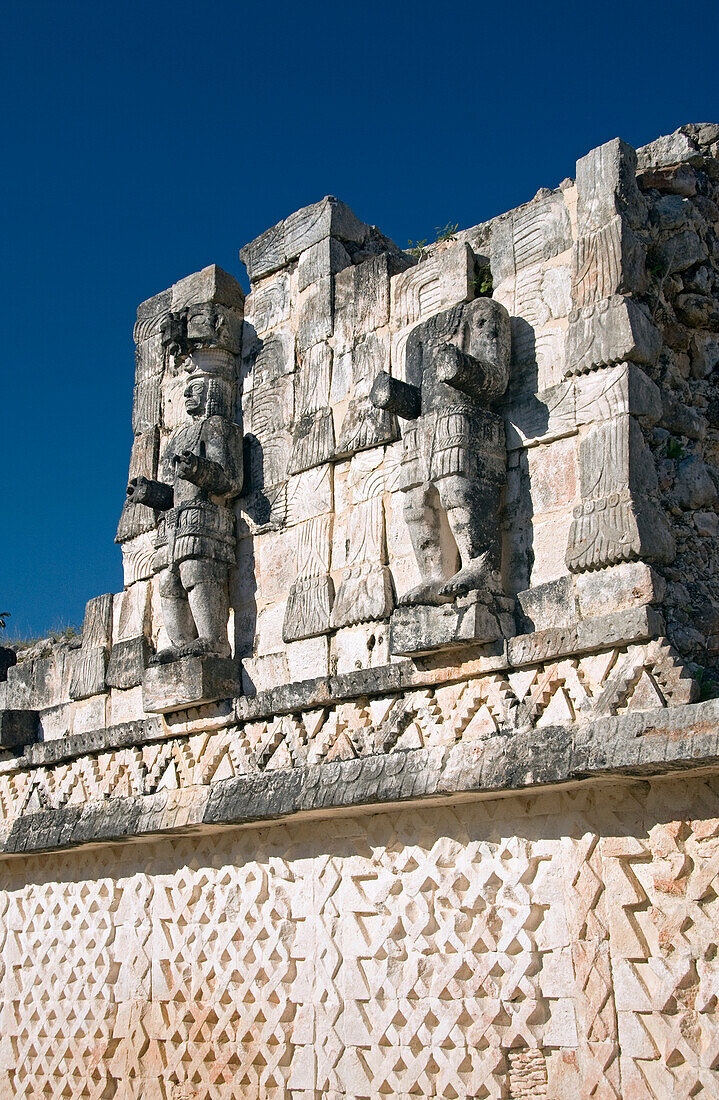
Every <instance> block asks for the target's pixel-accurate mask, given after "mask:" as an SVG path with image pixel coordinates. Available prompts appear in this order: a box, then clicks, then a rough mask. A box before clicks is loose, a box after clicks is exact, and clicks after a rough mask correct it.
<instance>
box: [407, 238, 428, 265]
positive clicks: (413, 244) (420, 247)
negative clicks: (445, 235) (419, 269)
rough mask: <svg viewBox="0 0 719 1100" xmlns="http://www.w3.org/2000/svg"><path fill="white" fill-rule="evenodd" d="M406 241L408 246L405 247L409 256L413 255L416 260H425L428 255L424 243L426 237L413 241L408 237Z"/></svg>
mask: <svg viewBox="0 0 719 1100" xmlns="http://www.w3.org/2000/svg"><path fill="white" fill-rule="evenodd" d="M407 243H408V245H409V248H408V249H407V251H408V252H409V254H410V256H414V257H415V259H417V260H426V259H427V257H428V256H429V251H428V249H427V248H426V245H427V238H426V237H425V238H424V240H423V241H413V240H412V239H411V238H410V239H409V241H408V242H407Z"/></svg>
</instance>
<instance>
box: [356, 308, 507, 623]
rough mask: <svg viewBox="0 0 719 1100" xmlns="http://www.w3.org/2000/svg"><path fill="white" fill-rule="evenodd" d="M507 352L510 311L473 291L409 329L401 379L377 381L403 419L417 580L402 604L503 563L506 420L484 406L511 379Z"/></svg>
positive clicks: (461, 584) (444, 591) (449, 596)
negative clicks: (464, 300) (501, 526)
mask: <svg viewBox="0 0 719 1100" xmlns="http://www.w3.org/2000/svg"><path fill="white" fill-rule="evenodd" d="M509 356H510V329H509V315H508V313H507V311H506V310H505V308H504V307H503V306H501V305H500V304H499V303H498V302H495V301H493V300H492V299H490V298H478V299H476V300H475V301H472V302H468V303H463V304H462V305H458V306H455V307H453V308H452V309H449V310H445V311H444V312H443V313H440V314H438V315H437V316H435V317H431V318H430V319H429V320H427V321H425V322H423V323H422V324H420V325H418V326H417V327H416V328H415V329H413V331H412V332H411V334H410V336H409V338H408V340H407V349H406V363H407V367H406V376H407V382H401V381H399V380H398V379H395V378H391V377H390V376H389V375H388V374H386V373H382V374H381V375H379V376H378V378H377V380H376V381H375V384H374V386H373V388H372V394H371V399H372V402H373V403H374V404H375V405H376V406H377V407H378V408H382V409H387V410H389V411H390V412H394V413H396V414H397V415H398V416H399V417H401V418H402V419H403V420H404V421H405V422H406V424H405V427H404V431H403V461H402V471H401V487H402V489H403V490H404V492H405V493H406V497H405V504H404V514H405V518H406V520H407V523H408V525H409V530H410V536H411V539H412V545H413V548H414V552H415V555H416V557H417V563H418V565H419V568H420V572H421V574H422V580H421V581H420V583H419V584H418V585H416V586H415V587H414V588H412V589H411V590H410V591H409V592H407V593H405V594H404V595H403V596H402V597H401V598H400V600H399V601H398V602H399V604H400V605H412V604H442V603H447V602H449V601H451V600H453V599H455V598H456V597H458V596H462V595H465V594H467V593H469V592H472V591H476V590H478V589H481V588H483V587H485V586H487V584H488V583H489V582H490V578H491V575H492V572H493V571H494V570H496V569H497V567H498V565H499V538H498V533H499V532H498V527H499V497H500V492H501V487H502V483H503V481H504V478H505V465H506V463H505V444H504V428H503V424H502V421H501V419H500V417H499V416H497V414H496V413H494V412H492V411H491V410H490V409H489V408H488V406H489V405H491V403H492V402H493V401H495V400H496V399H497V398H498V397H500V396H501V395H502V394H503V393H504V391H505V389H506V387H507V382H508V379H509ZM447 525H448V526H449V529H450V531H451V535H452V536H453V540H452V539H451V538H449V539H448V538H447V533H446V528H447ZM458 556H459V561H457V557H458ZM458 566H459V568H458Z"/></svg>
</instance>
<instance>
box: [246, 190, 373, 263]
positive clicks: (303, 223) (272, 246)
mask: <svg viewBox="0 0 719 1100" xmlns="http://www.w3.org/2000/svg"><path fill="white" fill-rule="evenodd" d="M367 234H368V227H367V226H366V225H364V223H363V222H361V221H360V220H359V219H358V218H357V217H356V216H355V214H353V212H352V211H351V210H350V208H349V206H347V205H346V204H345V203H343V202H340V201H339V200H338V199H336V198H334V196H332V195H328V196H326V197H325V198H324V199H322V200H321V201H320V202H317V203H314V204H313V205H312V206H306V207H304V208H303V209H302V210H298V211H297V212H296V213H295V214H292V215H291V216H290V217H289V218H287V219H286V220H285V221H283V222H280V223H279V224H278V225H275V226H273V227H272V229H268V230H267V231H266V232H265V233H262V234H261V235H260V236H259V237H257V238H256V239H255V240H254V241H251V242H250V243H249V244H246V245H245V246H244V247H243V248H241V249H240V259H241V260H242V261H243V263H244V264H246V266H247V272H248V275H249V277H250V281H251V282H253V283H254V282H255V280H256V279H260V278H262V277H263V276H264V275H269V274H270V273H271V272H273V271H276V270H277V269H278V268H280V267H284V265H285V264H286V263H288V262H289V261H290V260H294V259H296V258H297V257H298V256H299V255H300V253H302V252H304V251H306V250H307V249H308V248H311V247H312V246H313V245H315V244H318V243H319V242H320V241H322V240H323V239H324V238H326V237H337V238H338V239H339V240H341V241H351V242H354V243H355V244H361V243H362V242H363V241H364V240H365V239H366V237H367Z"/></svg>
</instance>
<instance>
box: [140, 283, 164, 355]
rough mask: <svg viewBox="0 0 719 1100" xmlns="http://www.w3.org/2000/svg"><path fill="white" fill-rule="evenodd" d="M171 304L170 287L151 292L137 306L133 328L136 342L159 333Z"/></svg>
mask: <svg viewBox="0 0 719 1100" xmlns="http://www.w3.org/2000/svg"><path fill="white" fill-rule="evenodd" d="M171 306H172V288H170V289H169V290H162V291H161V292H160V293H159V294H153V296H152V297H151V298H147V299H146V300H145V301H144V302H140V304H139V306H138V307H137V321H136V323H135V327H134V330H133V334H132V335H133V339H134V341H135V343H136V344H140V343H142V342H143V341H144V340H150V339H153V338H154V337H156V336H159V335H160V332H161V328H162V322H163V321H164V320H165V318H166V317H167V315H168V313H169V312H170V309H171Z"/></svg>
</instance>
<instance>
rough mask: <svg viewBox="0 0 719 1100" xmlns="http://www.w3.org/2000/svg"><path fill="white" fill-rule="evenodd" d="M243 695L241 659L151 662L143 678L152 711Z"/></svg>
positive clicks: (146, 704) (144, 693) (146, 700)
mask: <svg viewBox="0 0 719 1100" xmlns="http://www.w3.org/2000/svg"><path fill="white" fill-rule="evenodd" d="M239 694H240V679H239V672H238V667H237V662H236V661H233V660H232V659H231V658H229V657H181V658H180V660H178V661H171V662H168V663H167V664H161V665H151V666H150V668H148V670H147V672H146V673H145V675H144V677H143V679H142V705H143V706H144V708H145V710H146V711H147V713H148V714H164V713H167V712H169V711H173V710H182V709H184V708H185V707H198V706H201V705H203V704H204V703H214V702H215V701H216V700H218V699H231V698H233V696H235V695H239Z"/></svg>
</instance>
